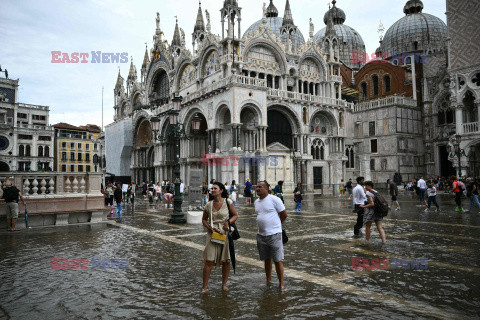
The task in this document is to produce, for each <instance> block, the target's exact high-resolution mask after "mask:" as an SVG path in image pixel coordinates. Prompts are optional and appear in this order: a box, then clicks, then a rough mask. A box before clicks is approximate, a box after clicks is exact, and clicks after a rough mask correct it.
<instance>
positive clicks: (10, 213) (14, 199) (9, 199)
mask: <svg viewBox="0 0 480 320" xmlns="http://www.w3.org/2000/svg"><path fill="white" fill-rule="evenodd" d="M4 186H5V189H3V195H2V198H3V199H5V204H6V211H7V228H8V231H20V229H17V228H16V226H15V225H16V223H17V219H18V199H19V198H20V200H21V201H22V203H23V206H24V207H25V208H27V204H26V202H25V199H24V198H23V196H22V194H21V193H20V190H18V189H17V187H15V186H14V185H12V182H11V181H10V179H7V180H5V182H4Z"/></svg>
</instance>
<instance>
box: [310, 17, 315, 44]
mask: <svg viewBox="0 0 480 320" xmlns="http://www.w3.org/2000/svg"><path fill="white" fill-rule="evenodd" d="M314 32H315V26H314V25H313V22H312V18H310V39H312V38H313V33H314Z"/></svg>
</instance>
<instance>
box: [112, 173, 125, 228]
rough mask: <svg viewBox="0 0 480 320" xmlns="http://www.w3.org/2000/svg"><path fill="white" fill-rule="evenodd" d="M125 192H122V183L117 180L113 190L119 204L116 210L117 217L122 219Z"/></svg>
mask: <svg viewBox="0 0 480 320" xmlns="http://www.w3.org/2000/svg"><path fill="white" fill-rule="evenodd" d="M122 196H123V192H122V184H121V183H120V182H117V184H116V186H115V191H114V192H113V197H114V198H115V202H116V204H117V211H116V212H115V213H116V215H117V219H119V220H120V219H122V200H123V198H122Z"/></svg>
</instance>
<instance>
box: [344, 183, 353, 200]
mask: <svg viewBox="0 0 480 320" xmlns="http://www.w3.org/2000/svg"><path fill="white" fill-rule="evenodd" d="M345 187H346V188H347V192H348V200H350V199H351V198H352V190H353V182H352V178H350V179H348V181H347V183H346V184H345Z"/></svg>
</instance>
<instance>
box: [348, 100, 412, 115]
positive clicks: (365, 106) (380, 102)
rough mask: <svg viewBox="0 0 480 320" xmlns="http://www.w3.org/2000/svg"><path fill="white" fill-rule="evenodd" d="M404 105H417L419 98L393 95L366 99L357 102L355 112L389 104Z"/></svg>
mask: <svg viewBox="0 0 480 320" xmlns="http://www.w3.org/2000/svg"><path fill="white" fill-rule="evenodd" d="M394 105H402V106H409V107H416V106H417V100H414V99H412V98H407V97H401V96H391V97H387V98H382V99H377V100H372V101H365V102H361V103H358V104H355V107H354V110H355V112H360V111H366V110H370V109H376V108H382V107H387V106H394Z"/></svg>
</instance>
